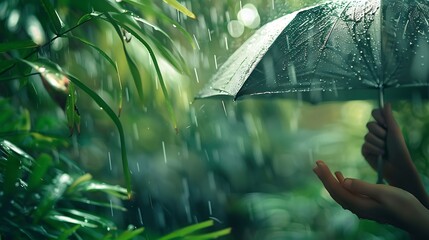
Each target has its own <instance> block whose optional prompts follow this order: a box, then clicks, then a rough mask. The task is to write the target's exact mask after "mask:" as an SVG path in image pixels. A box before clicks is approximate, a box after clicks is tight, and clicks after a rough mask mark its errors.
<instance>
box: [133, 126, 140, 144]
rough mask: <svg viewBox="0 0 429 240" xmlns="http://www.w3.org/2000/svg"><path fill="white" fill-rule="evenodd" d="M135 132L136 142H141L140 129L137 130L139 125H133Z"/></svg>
mask: <svg viewBox="0 0 429 240" xmlns="http://www.w3.org/2000/svg"><path fill="white" fill-rule="evenodd" d="M133 130H134V138H135V139H136V140H139V139H140V136H139V129H138V128H137V123H133Z"/></svg>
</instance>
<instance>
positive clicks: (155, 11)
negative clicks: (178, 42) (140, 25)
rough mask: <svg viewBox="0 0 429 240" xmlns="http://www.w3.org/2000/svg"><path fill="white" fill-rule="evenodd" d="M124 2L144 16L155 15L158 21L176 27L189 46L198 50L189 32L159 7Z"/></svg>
mask: <svg viewBox="0 0 429 240" xmlns="http://www.w3.org/2000/svg"><path fill="white" fill-rule="evenodd" d="M124 2H127V3H129V4H132V5H134V6H135V7H137V8H138V9H139V10H140V11H141V12H142V13H143V15H144V16H146V15H147V16H150V15H153V16H156V18H157V19H159V20H161V21H163V22H164V23H166V24H170V25H172V26H174V27H175V28H177V29H178V30H179V31H180V32H181V33H182V34H183V36H184V37H185V39H186V40H187V41H188V44H190V45H191V46H192V48H193V49H195V48H196V45H195V42H194V40H193V38H192V36H191V35H190V34H189V32H188V31H187V30H186V29H185V28H183V27H182V26H181V25H180V24H179V23H178V22H176V21H174V20H173V19H171V18H170V17H169V16H167V15H166V14H165V13H164V12H163V11H162V10H161V9H159V8H158V6H156V5H154V4H153V3H150V2H148V3H141V2H137V1H135V0H124Z"/></svg>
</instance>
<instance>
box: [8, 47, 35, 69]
mask: <svg viewBox="0 0 429 240" xmlns="http://www.w3.org/2000/svg"><path fill="white" fill-rule="evenodd" d="M36 47H38V45H37V44H36V43H34V42H33V41H32V40H25V41H11V42H5V43H0V53H2V52H8V51H11V50H16V49H26V48H36ZM3 61H6V62H7V61H9V62H13V63H16V60H2V62H3ZM2 65H3V63H2ZM8 65H9V64H8ZM0 69H1V68H0Z"/></svg>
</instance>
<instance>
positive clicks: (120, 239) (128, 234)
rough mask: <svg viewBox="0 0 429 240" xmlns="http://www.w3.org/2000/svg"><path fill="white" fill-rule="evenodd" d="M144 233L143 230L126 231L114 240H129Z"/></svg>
mask: <svg viewBox="0 0 429 240" xmlns="http://www.w3.org/2000/svg"><path fill="white" fill-rule="evenodd" d="M143 232H144V228H143V227H141V228H137V229H135V230H127V231H125V232H123V233H122V234H121V235H119V236H118V237H117V238H116V240H129V239H133V238H134V237H136V236H138V235H140V234H141V233H143Z"/></svg>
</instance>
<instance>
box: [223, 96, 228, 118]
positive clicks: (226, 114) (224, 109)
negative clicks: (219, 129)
mask: <svg viewBox="0 0 429 240" xmlns="http://www.w3.org/2000/svg"><path fill="white" fill-rule="evenodd" d="M222 107H223V112H224V113H225V116H226V117H228V113H227V111H226V107H225V102H224V101H223V100H222Z"/></svg>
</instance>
